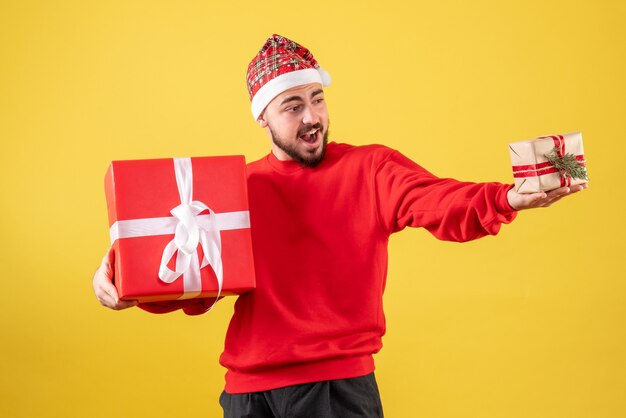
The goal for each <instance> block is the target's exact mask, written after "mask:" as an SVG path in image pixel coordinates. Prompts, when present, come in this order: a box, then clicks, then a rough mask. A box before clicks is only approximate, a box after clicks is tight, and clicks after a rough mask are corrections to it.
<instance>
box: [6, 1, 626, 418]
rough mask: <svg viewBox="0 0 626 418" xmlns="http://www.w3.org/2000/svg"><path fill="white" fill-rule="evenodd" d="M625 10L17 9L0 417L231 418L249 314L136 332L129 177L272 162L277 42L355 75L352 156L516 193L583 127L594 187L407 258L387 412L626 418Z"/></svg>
mask: <svg viewBox="0 0 626 418" xmlns="http://www.w3.org/2000/svg"><path fill="white" fill-rule="evenodd" d="M624 4H625V3H624V2H621V1H571V0H568V1H549V0H531V1H524V2H521V1H520V2H498V1H484V0H483V1H472V2H463V1H437V2H431V1H428V2H427V1H417V2H413V1H405V2H398V1H384V2H373V1H364V0H362V1H353V2H340V1H312V2H284V1H257V2H237V1H226V2H224V1H194V2H191V1H189V2H185V1H181V2H173V1H172V2H166V1H127V0H124V1H122V0H113V1H84V0H81V1H78V0H77V1H67V0H63V1H47V2H46V1H24V0H10V1H7V0H2V2H0V140H1V145H2V147H1V152H0V170H1V178H0V195H1V196H2V197H1V200H0V202H1V207H0V226H1V228H2V229H1V232H0V234H1V235H0V236H1V247H2V248H1V251H0V266H1V269H2V274H1V275H0V277H1V278H2V282H1V285H0V286H1V289H2V303H1V304H0V321H1V322H0V326H1V332H2V334H1V336H2V342H1V344H0V416H2V417H29V418H31V417H94V418H96V417H112V416H114V417H170V416H207V417H217V416H220V413H221V410H220V408H219V406H218V402H217V397H218V395H219V393H220V391H221V388H222V385H223V373H224V370H223V369H222V368H221V367H220V366H219V365H218V362H217V360H218V356H219V354H220V352H221V350H222V347H223V337H224V332H225V329H226V326H227V323H228V319H229V317H230V315H231V312H232V303H233V301H234V299H233V298H230V299H228V300H225V301H223V302H222V303H220V304H219V306H218V307H217V308H216V309H215V310H214V311H213V312H211V313H210V314H208V315H205V316H201V317H186V316H184V315H183V314H182V313H174V314H170V315H165V316H157V315H150V314H147V313H145V312H142V311H139V310H138V309H130V310H127V311H124V312H113V311H110V310H107V309H105V308H102V307H101V306H100V305H99V304H98V303H97V301H96V299H95V297H94V296H93V293H92V289H91V278H92V275H93V272H94V270H95V268H96V267H97V265H98V264H99V261H100V258H101V257H102V255H103V254H104V252H105V250H106V248H107V247H108V231H107V217H106V206H105V200H104V192H103V176H104V173H105V170H106V168H107V166H108V163H109V161H110V160H112V159H137V158H156V157H172V156H200V155H223V154H245V156H246V158H247V159H248V160H249V161H252V160H254V159H257V158H259V157H261V156H263V155H264V154H265V153H267V152H268V150H269V141H268V139H267V137H266V136H265V133H264V132H263V131H262V130H261V129H259V128H258V127H257V126H256V125H255V124H254V122H253V120H252V117H251V114H250V109H249V101H248V97H247V92H246V87H245V70H246V67H247V64H248V62H249V60H250V59H251V58H252V57H253V56H254V54H255V53H256V51H257V50H258V49H259V48H260V47H261V45H262V44H263V42H264V41H265V39H266V38H267V37H268V36H269V35H270V34H272V33H279V34H283V35H285V36H288V37H291V38H293V39H295V40H297V41H299V42H300V43H302V44H303V45H305V46H307V47H309V48H310V49H311V50H312V51H313V52H314V54H315V56H316V58H317V59H318V60H319V62H320V63H321V64H322V66H324V67H325V68H326V69H327V70H328V71H329V72H330V74H331V75H332V77H333V85H332V86H331V87H330V88H328V89H327V101H328V106H329V111H330V114H331V116H332V117H331V119H332V124H331V137H332V139H334V140H336V141H339V142H350V143H354V144H366V143H372V142H377V143H384V144H386V145H389V146H391V147H394V148H396V149H399V150H401V151H402V152H403V153H404V154H406V155H407V156H409V157H411V158H412V159H414V160H416V161H417V162H419V163H420V164H422V165H423V166H425V167H426V168H428V169H430V170H431V171H433V172H434V173H436V174H438V175H441V176H451V177H456V178H460V179H464V180H474V181H489V180H495V181H502V182H510V181H511V180H512V178H511V174H510V164H509V156H508V149H507V143H509V142H513V141H516V140H522V139H528V138H533V137H537V136H540V135H544V134H549V133H563V132H571V131H577V130H580V131H582V132H583V137H584V142H585V151H586V152H585V153H586V156H587V160H588V165H589V173H590V177H591V185H590V186H591V187H590V189H589V190H587V191H585V192H584V193H581V194H579V195H576V196H573V197H571V198H569V199H567V200H566V201H562V202H560V203H559V204H557V205H555V206H553V207H551V208H549V209H542V210H535V211H530V212H523V213H520V215H519V217H518V219H517V220H516V221H515V222H514V223H513V224H511V225H509V226H505V227H503V229H502V231H501V233H500V235H499V236H498V237H488V238H486V239H483V240H479V241H476V242H472V243H466V244H455V243H444V242H439V241H437V240H436V239H434V238H433V237H431V236H430V235H429V234H428V233H427V232H425V231H423V230H410V231H403V232H402V233H400V234H397V235H396V236H394V237H393V238H392V240H391V244H390V269H389V277H388V287H387V291H386V295H385V310H386V313H387V319H388V324H387V325H388V334H387V336H386V337H385V338H384V344H385V347H384V348H383V351H382V352H381V353H380V354H379V355H377V357H376V361H377V378H378V381H379V385H380V390H381V393H382V397H383V403H384V406H385V410H386V416H388V417H391V418H396V417H428V418H444V417H445V418H448V417H480V418H490V417H494V418H495V417H498V418H501V417H507V418H513V417H525V418H526V417H533V418H540V417H542V418H543V417H545V418H555V417H567V418H575V417H593V418H600V417H616V418H617V417H624V416H626V398H625V397H624V396H623V395H624V393H626V367H625V366H626V362H625V360H624V355H625V354H626V344H625V343H626V331H625V326H624V320H625V319H626V315H625V314H626V308H625V306H626V304H625V303H624V295H625V293H626V292H625V291H626V286H625V284H624V276H625V275H624V267H623V264H622V263H623V260H624V250H625V246H624V236H626V228H625V227H624V204H625V203H626V199H625V198H624V192H623V189H624V187H623V177H624V171H625V170H624V161H625V157H626V149H625V147H624V140H623V137H624V125H623V121H624V113H625V112H624V111H625V105H624V104H625V96H626V85H625V81H624V79H625V77H624V75H625V74H626V47H625V45H626V26H625V25H624V22H625V21H626V6H625V5H624Z"/></svg>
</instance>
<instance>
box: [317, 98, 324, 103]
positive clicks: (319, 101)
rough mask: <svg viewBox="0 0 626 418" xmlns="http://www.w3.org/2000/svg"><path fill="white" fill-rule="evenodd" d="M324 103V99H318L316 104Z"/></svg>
mask: <svg viewBox="0 0 626 418" xmlns="http://www.w3.org/2000/svg"><path fill="white" fill-rule="evenodd" d="M323 101H324V99H317V100H316V101H315V103H322V102H323Z"/></svg>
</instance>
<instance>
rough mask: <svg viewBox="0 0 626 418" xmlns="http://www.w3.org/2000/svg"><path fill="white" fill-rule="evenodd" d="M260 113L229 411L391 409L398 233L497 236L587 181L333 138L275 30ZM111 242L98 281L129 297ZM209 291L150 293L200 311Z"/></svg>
mask: <svg viewBox="0 0 626 418" xmlns="http://www.w3.org/2000/svg"><path fill="white" fill-rule="evenodd" d="M247 81H248V89H249V93H250V98H251V100H252V113H253V116H254V118H255V120H256V121H257V123H258V124H259V125H260V126H261V127H262V128H263V129H264V130H265V131H266V133H267V135H268V136H269V138H270V139H271V144H272V151H271V153H270V154H268V155H267V156H266V157H264V158H263V159H261V160H259V161H256V162H253V163H250V164H249V165H248V190H249V199H250V216H251V225H252V241H253V247H254V257H255V270H256V275H257V288H256V289H255V290H254V291H252V292H249V293H246V294H244V295H242V296H240V297H239V298H238V300H237V302H236V304H235V313H234V315H233V318H232V320H231V323H230V326H229V329H228V332H227V335H226V344H225V350H224V353H223V354H222V356H221V357H220V362H221V364H222V365H224V366H225V367H226V368H227V370H228V371H227V373H226V387H225V391H224V392H223V393H222V396H221V397H220V403H221V404H222V407H223V408H224V416H225V417H243V416H246V417H341V418H349V417H382V416H383V413H382V406H381V402H380V397H379V394H378V389H377V387H376V381H375V379H374V375H373V371H374V362H373V357H372V355H373V354H374V353H377V352H378V351H379V350H380V349H381V347H382V343H381V338H382V335H383V334H384V332H385V319H384V314H383V311H382V295H383V290H384V287H385V280H386V273H387V243H388V239H389V236H390V235H391V234H392V233H394V232H397V231H400V230H402V229H403V228H405V227H407V226H411V227H424V228H426V229H427V230H428V231H430V232H431V233H432V234H433V235H435V236H436V237H437V238H439V239H443V240H451V241H468V240H472V239H476V238H480V237H482V236H485V235H495V234H497V233H498V231H499V229H500V226H501V225H502V224H505V223H509V222H511V221H512V220H513V219H514V218H515V216H516V214H517V211H519V210H522V209H529V208H535V207H545V206H549V205H551V204H552V203H554V202H556V201H558V200H559V199H561V198H563V197H564V196H567V195H569V194H572V193H575V192H578V191H580V190H582V189H583V188H584V187H586V186H574V187H571V188H566V187H564V188H560V189H557V190H554V191H551V192H549V193H535V194H530V195H521V194H518V193H516V192H515V191H514V190H513V189H512V186H511V185H503V184H499V183H468V182H459V181H456V180H453V179H443V178H438V177H435V176H434V175H432V174H430V173H429V172H428V171H426V170H424V169H423V168H422V167H420V166H419V165H417V164H416V163H414V162H412V161H410V160H409V159H407V158H406V157H404V156H403V155H401V154H400V153H399V152H397V151H394V150H392V149H389V148H387V147H384V146H381V145H370V146H359V147H356V146H351V145H347V144H339V143H334V142H331V143H328V126H329V117H328V111H327V108H326V103H325V101H324V91H323V87H324V86H326V85H328V84H329V82H330V78H329V77H328V74H327V73H326V72H324V71H323V70H322V69H321V68H320V67H319V65H318V64H317V62H316V61H315V59H314V58H313V55H312V54H311V53H310V51H308V50H307V49H306V48H304V47H302V46H301V45H298V44H297V43H295V42H293V41H290V40H288V39H286V38H284V37H281V36H278V35H274V36H272V37H271V38H269V39H268V40H267V42H266V43H265V45H264V46H263V48H262V49H261V50H260V52H259V53H258V54H257V56H256V57H255V58H254V59H253V61H252V62H251V63H250V65H249V67H248V76H247ZM112 263H113V254H112V253H111V252H110V251H109V253H108V254H107V256H105V258H104V260H103V263H102V265H101V267H100V268H99V269H98V271H97V272H96V275H95V276H94V279H93V284H94V290H95V293H96V296H97V297H98V299H99V300H100V302H101V303H102V304H103V305H104V306H107V307H109V308H112V309H123V308H126V307H129V306H133V305H135V304H136V302H133V301H120V300H119V299H118V297H117V293H116V291H115V287H114V286H113V285H112V280H113V277H112V267H111V266H112ZM210 305H211V301H206V300H188V301H175V302H168V303H159V304H141V305H140V307H141V308H143V309H146V310H148V311H151V312H169V311H172V310H175V309H179V308H181V309H183V310H184V311H185V312H186V313H188V314H192V315H193V314H200V313H204V312H205V311H206V310H207V307H208V306H210Z"/></svg>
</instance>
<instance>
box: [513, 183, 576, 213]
mask: <svg viewBox="0 0 626 418" xmlns="http://www.w3.org/2000/svg"><path fill="white" fill-rule="evenodd" d="M587 187H588V185H587V183H585V184H579V185H576V186H571V187H560V188H558V189H554V190H550V191H549V192H547V193H526V194H522V193H517V192H516V191H515V189H511V190H509V191H508V193H507V195H506V197H507V199H508V200H509V205H511V207H512V208H513V209H515V210H523V209H533V208H547V207H548V206H550V205H552V204H553V203H556V202H558V201H559V200H561V199H563V198H564V197H565V196H569V195H571V194H574V193H578V192H580V191H581V190H584V189H586V188H587Z"/></svg>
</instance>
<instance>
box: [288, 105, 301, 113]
mask: <svg viewBox="0 0 626 418" xmlns="http://www.w3.org/2000/svg"><path fill="white" fill-rule="evenodd" d="M299 109H300V106H292V107H290V108H288V109H287V111H288V112H297V111H298V110H299Z"/></svg>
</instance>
